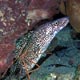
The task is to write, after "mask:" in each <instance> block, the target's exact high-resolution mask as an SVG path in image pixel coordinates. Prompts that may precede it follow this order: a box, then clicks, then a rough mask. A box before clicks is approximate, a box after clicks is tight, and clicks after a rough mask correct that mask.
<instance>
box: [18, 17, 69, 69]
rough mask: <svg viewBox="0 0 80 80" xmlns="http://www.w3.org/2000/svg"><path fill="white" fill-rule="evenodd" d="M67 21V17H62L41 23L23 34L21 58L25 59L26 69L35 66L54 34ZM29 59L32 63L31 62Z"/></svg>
mask: <svg viewBox="0 0 80 80" xmlns="http://www.w3.org/2000/svg"><path fill="white" fill-rule="evenodd" d="M68 23H69V19H68V17H63V18H60V19H57V20H55V21H51V22H48V23H46V24H43V25H41V26H40V27H38V28H36V29H35V30H33V31H30V32H29V33H28V34H27V35H24V36H23V38H22V40H20V41H22V43H21V44H22V45H23V44H25V48H24V50H23V53H21V54H22V55H24V56H22V57H21V58H22V60H24V61H25V63H26V65H27V70H31V69H32V68H33V67H34V66H35V64H36V63H37V62H38V61H39V59H40V57H41V55H42V53H44V52H45V51H46V49H47V48H48V46H49V44H50V42H51V41H52V39H53V38H54V37H55V35H56V34H57V33H58V32H59V31H60V30H62V29H63V28H64V27H65V26H66V25H67V24H68ZM21 44H20V45H21ZM18 48H19V49H21V47H19V46H17V49H18ZM30 60H31V61H33V62H34V63H32V62H31V61H30Z"/></svg>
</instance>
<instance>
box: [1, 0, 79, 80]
mask: <svg viewBox="0 0 80 80" xmlns="http://www.w3.org/2000/svg"><path fill="white" fill-rule="evenodd" d="M15 1H16V4H15V3H14V1H13V0H11V2H9V3H7V2H5V0H3V2H2V3H1V2H0V4H1V5H2V6H1V8H0V10H2V11H3V12H4V11H5V10H4V9H3V7H5V6H7V4H10V3H11V4H12V5H9V6H7V7H11V8H12V9H13V10H14V11H13V12H11V13H10V14H9V13H8V14H9V15H8V14H6V16H9V17H11V16H13V15H16V17H17V18H18V20H17V21H15V22H14V19H12V18H11V20H12V22H11V23H10V26H9V27H8V26H7V27H4V32H6V34H4V35H3V33H4V32H3V31H2V29H3V26H2V24H1V23H0V24H1V26H2V27H1V26H0V68H1V69H0V78H1V79H0V80H28V77H27V75H26V72H25V69H24V68H23V66H22V64H21V63H20V58H21V57H19V55H20V54H19V51H18V50H17V48H20V47H22V45H23V44H24V42H25V39H26V40H29V42H30V41H31V40H32V34H34V33H32V32H31V33H30V34H29V32H30V31H32V30H33V31H34V30H35V29H36V28H38V27H39V26H41V25H42V24H45V23H48V22H50V21H55V20H56V19H60V18H62V17H66V16H68V17H69V20H70V21H69V24H68V25H67V26H66V27H64V28H63V29H62V30H61V31H60V32H58V33H57V35H56V36H55V37H54V39H53V40H52V41H51V43H50V44H49V46H48V48H47V49H46V51H45V52H44V53H43V54H42V55H41V58H40V59H39V61H38V63H37V64H38V65H39V66H40V67H39V69H38V70H35V69H36V68H37V67H36V66H34V67H33V69H32V70H35V71H33V72H31V73H30V74H29V76H30V80H80V26H79V25H80V23H79V22H80V13H79V11H80V10H79V8H80V6H79V3H80V1H78V0H60V1H59V0H42V2H40V1H39V0H30V2H29V1H28V0H26V2H25V0H20V2H19V0H15ZM25 3H26V4H25ZM43 3H45V4H44V5H43ZM13 4H15V5H16V6H15V8H13V7H14V5H13ZM21 5H22V6H21ZM40 5H43V6H40ZM76 5H77V6H76ZM74 6H75V7H74ZM17 7H19V9H18V8H17ZM20 10H26V12H25V11H23V12H22V13H19V12H20ZM76 11H78V12H77V13H76ZM71 12H72V13H71ZM12 13H13V14H12ZM32 13H34V14H32ZM39 13H40V14H39ZM20 14H21V15H22V14H23V16H22V17H20ZM25 14H26V15H25ZM24 15H25V16H24ZM73 15H74V16H73ZM0 16H1V11H0ZM26 16H27V17H26ZM9 17H8V18H9ZM4 18H6V17H4ZM8 18H6V19H8ZM14 18H15V16H14ZM17 18H16V19H17ZM24 18H25V19H24ZM76 18H77V19H76ZM0 20H1V18H0ZM8 20H9V19H8ZM24 20H25V21H26V23H25V22H24ZM8 22H9V21H8ZM8 22H7V23H8ZM15 23H16V24H15ZM12 24H13V25H12ZM4 25H6V24H5V23H4ZM26 25H27V27H26ZM15 26H16V27H15ZM36 26H37V27H36ZM12 27H13V28H12ZM10 31H11V32H10ZM2 32H3V33H2ZM8 32H9V33H8ZM29 42H28V43H29ZM27 47H28V46H27ZM20 49H21V48H20ZM25 50H26V49H25ZM25 50H24V51H25ZM17 57H18V58H17ZM21 59H22V58H21ZM2 60H7V61H8V62H7V63H4V61H3V64H2V62H1V61H2ZM3 72H4V75H3ZM2 75H3V77H1V76H2Z"/></svg>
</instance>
